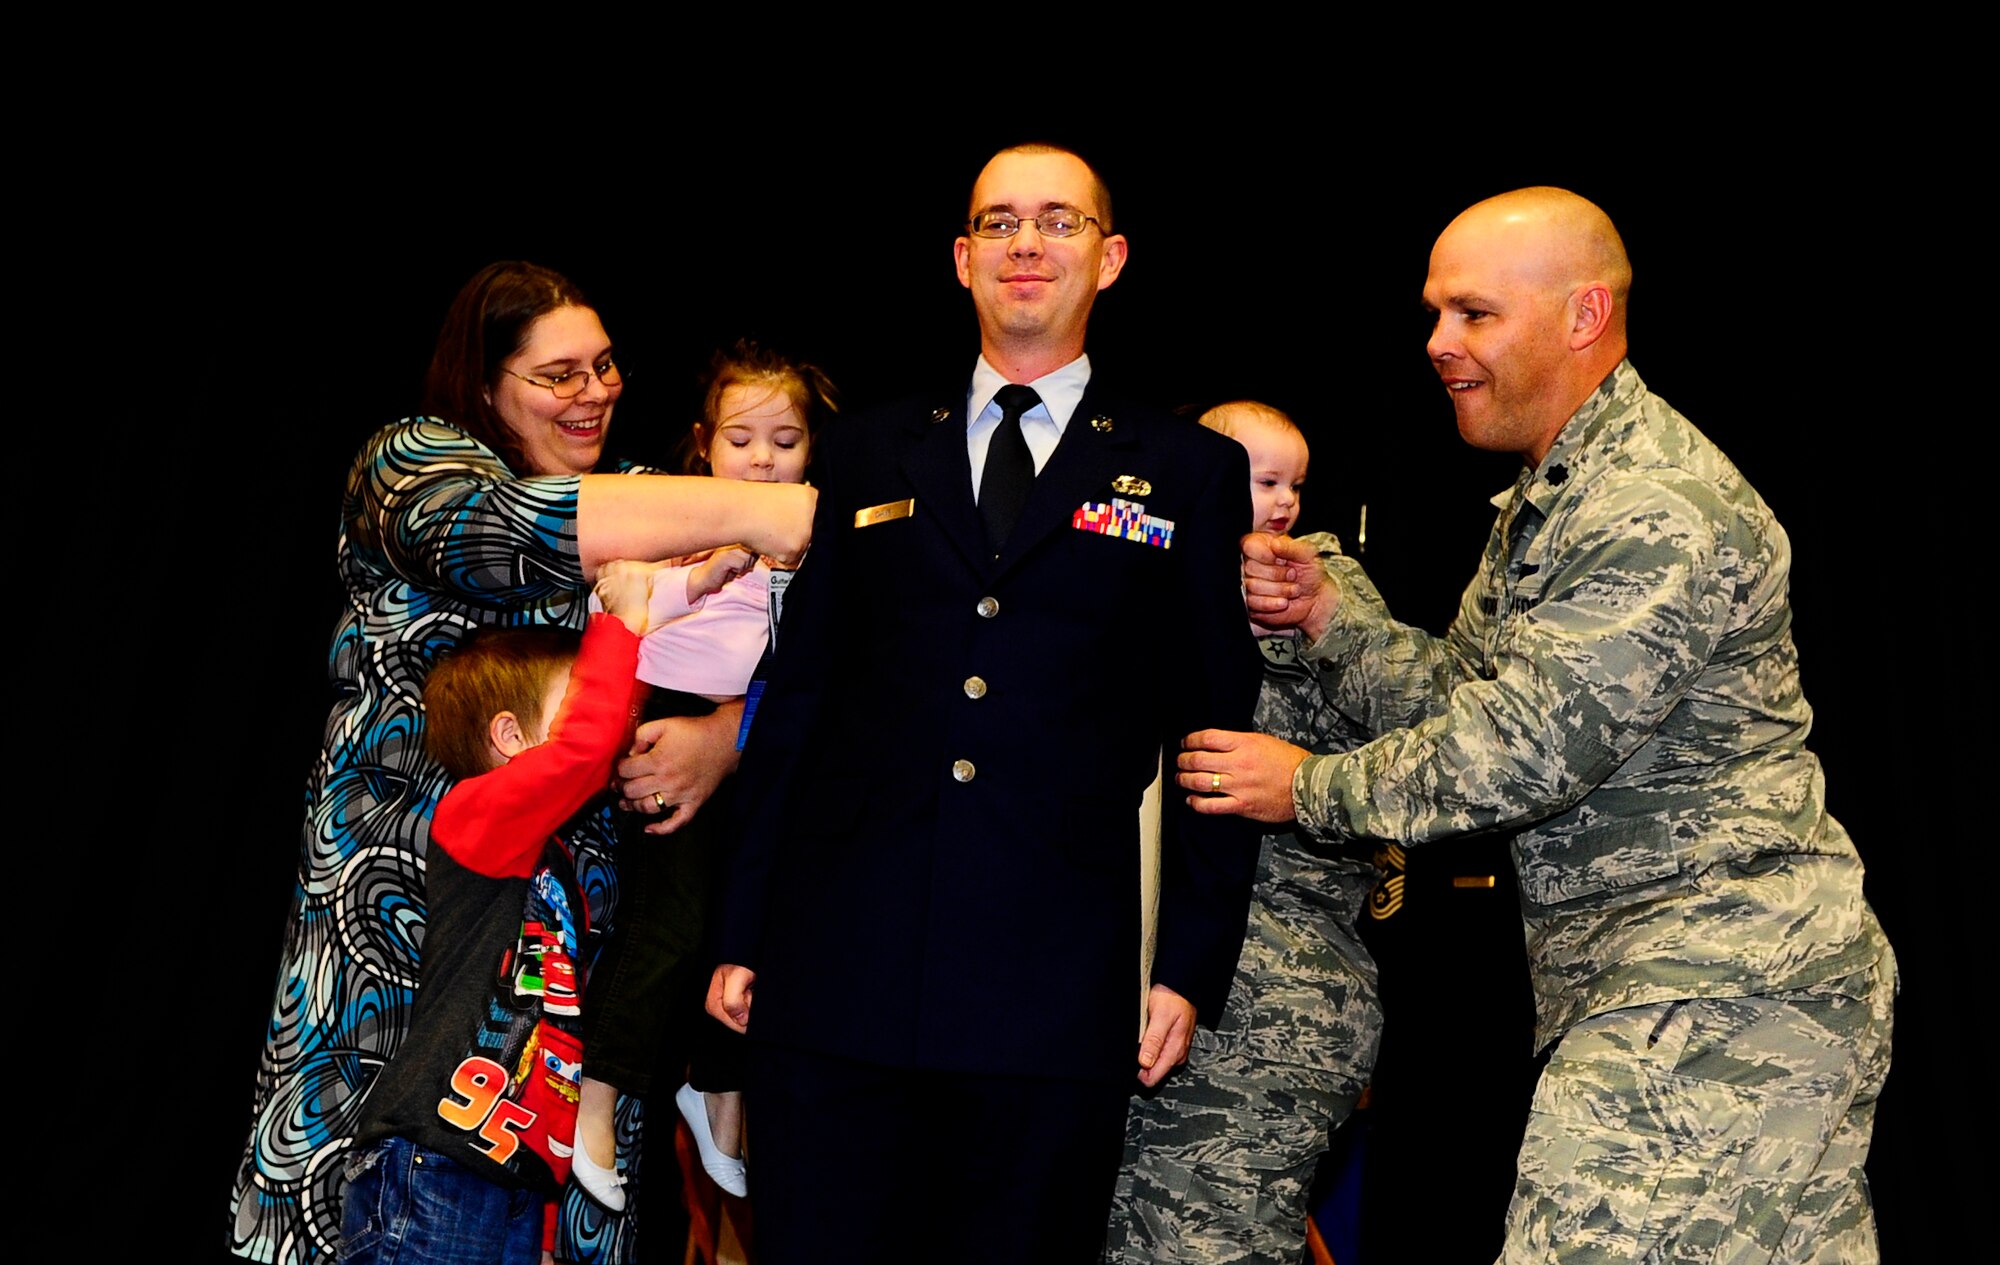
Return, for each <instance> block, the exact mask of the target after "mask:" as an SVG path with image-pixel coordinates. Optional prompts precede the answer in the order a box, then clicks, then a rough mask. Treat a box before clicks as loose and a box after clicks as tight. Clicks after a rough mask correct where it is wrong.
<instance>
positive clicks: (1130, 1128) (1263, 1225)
mask: <svg viewBox="0 0 2000 1265" xmlns="http://www.w3.org/2000/svg"><path fill="white" fill-rule="evenodd" d="M1379 1035H1380V1026H1379V1024H1378V1025H1376V1026H1375V1028H1374V1031H1373V1032H1371V1033H1370V1034H1369V1038H1370V1042H1371V1044H1370V1047H1369V1049H1367V1050H1365V1051H1357V1052H1356V1061H1357V1063H1358V1064H1359V1068H1358V1074H1355V1073H1353V1072H1349V1071H1331V1070H1326V1069H1323V1068H1313V1067H1299V1066H1295V1065H1291V1064H1286V1063H1276V1062H1271V1061H1268V1060H1265V1059H1258V1058H1252V1057H1250V1056H1248V1055H1245V1054H1241V1053H1225V1052H1223V1051H1222V1050H1221V1049H1219V1048H1218V1045H1217V1038H1216V1036H1215V1034H1214V1033H1212V1032H1209V1031H1208V1030H1207V1029H1205V1028H1202V1029H1197V1030H1196V1033H1195V1041H1194V1048H1193V1050H1192V1051H1191V1052H1190V1054H1189V1057H1188V1064H1187V1066H1185V1067H1182V1068H1178V1069H1176V1070H1175V1072H1174V1073H1173V1074H1172V1075H1171V1076H1169V1077H1168V1078H1167V1079H1166V1081H1164V1082H1163V1083H1162V1084H1161V1086H1160V1088H1159V1091H1158V1092H1157V1093H1156V1094H1154V1095H1153V1096H1151V1097H1140V1096H1135V1097H1134V1098H1133V1099H1132V1105H1131V1109H1130V1111H1129V1112H1128V1113H1127V1115H1126V1118H1125V1162H1124V1166H1123V1167H1122V1168H1121V1169H1120V1170H1119V1173H1118V1186H1117V1190H1116V1193H1115V1194H1114V1195H1113V1198H1112V1203H1111V1226H1110V1232H1109V1235H1108V1237H1107V1239H1106V1243H1105V1253H1104V1260H1105V1261H1106V1262H1107V1265H1157V1263H1159V1262H1167V1261H1180V1262H1202V1263H1203V1265H1224V1263H1225V1262H1226V1263H1227V1265H1238V1263H1239V1262H1242V1263H1248V1262H1256V1263H1258V1265H1265V1263H1269V1265H1297V1262H1298V1261H1299V1260H1300V1259H1301V1258H1302V1256H1303V1254H1304V1251H1305V1241H1306V1239H1305V1234H1306V1212H1307V1208H1306V1195H1307V1193H1308V1190H1309V1188H1310V1187H1311V1185H1312V1180H1313V1172H1314V1170H1315V1169H1316V1168H1317V1167H1318V1166H1319V1160H1320V1156H1322V1155H1324V1154H1325V1153H1326V1151H1327V1148H1328V1147H1329V1146H1331V1145H1332V1141H1331V1135H1332V1133H1333V1130H1334V1128H1335V1127H1336V1126H1337V1125H1339V1124H1340V1122H1341V1121H1342V1120H1345V1119H1346V1118H1347V1115H1348V1112H1349V1111H1351V1110H1353V1107H1354V1101H1355V1099H1357V1098H1359V1097H1360V1096H1361V1090H1362V1089H1363V1087H1364V1086H1365V1084H1366V1076H1367V1071H1368V1069H1369V1068H1370V1067H1371V1066H1372V1065H1373V1063H1374V1050H1373V1045H1372V1042H1373V1040H1374V1039H1375V1038H1377V1037H1379Z"/></svg>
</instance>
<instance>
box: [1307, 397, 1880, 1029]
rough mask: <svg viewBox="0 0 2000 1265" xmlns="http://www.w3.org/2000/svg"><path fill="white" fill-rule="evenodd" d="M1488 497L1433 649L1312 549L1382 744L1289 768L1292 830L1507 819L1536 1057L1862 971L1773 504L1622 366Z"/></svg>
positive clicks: (1367, 715) (1854, 911) (1852, 900)
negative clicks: (1638, 1012)
mask: <svg viewBox="0 0 2000 1265" xmlns="http://www.w3.org/2000/svg"><path fill="white" fill-rule="evenodd" d="M1494 503H1495V505H1496V506H1499V507H1500V517H1499V519H1498V521H1497V522H1496V523H1495V524H1494V529H1493V535H1492V537H1491V538H1490V539H1489V540H1488V542H1487V546H1486V553H1485V556H1484V558H1483V559H1482V560H1481V562H1480V566H1479V572H1478V574H1477V575H1476V576H1475V577H1474V578H1473V581H1472V583H1471V585H1470V586H1469V587H1468V588H1467V589H1466V590H1465V596H1464V598H1463V599H1462V601H1461V603H1460V607H1459V612H1458V615H1457V617H1456V618H1455V619H1454V620H1453V622H1452V626H1451V630H1450V631H1449V632H1448V633H1447V634H1446V635H1445V636H1444V637H1442V638H1437V637H1433V636H1431V635H1430V634H1428V633H1425V632H1423V631H1422V630H1420V629H1415V628H1410V627H1408V626H1406V625H1403V624H1398V623H1396V622H1395V621H1394V620H1392V619H1390V618H1389V615H1388V611H1387V610H1386V608H1385V607H1384V606H1383V604H1382V601H1381V599H1380V597H1379V596H1378V595H1377V594H1376V593H1375V590H1374V588H1373V586H1372V585H1370V584H1369V583H1368V581H1367V577H1366V576H1365V575H1363V574H1362V573H1361V571H1360V568H1359V567H1358V566H1357V565H1356V564H1355V563H1354V562H1353V561H1352V560H1351V559H1348V558H1346V557H1342V556H1339V555H1337V554H1323V555H1322V565H1324V566H1325V567H1326V568H1327V570H1328V572H1329V573H1330V574H1331V575H1332V576H1333V577H1334V578H1335V579H1336V580H1337V581H1338V582H1339V583H1340V585H1341V589H1342V600H1341V604H1340V606H1339V608H1338V610H1337V611H1336V612H1335V614H1334V616H1333V618H1332V621H1331V623H1330V625H1329V627H1328V629H1327V631H1326V633H1325V635H1324V636H1322V637H1321V638H1320V639H1319V640H1318V641H1317V642H1316V643H1314V644H1313V645H1312V646H1310V647H1308V648H1307V650H1306V651H1305V657H1306V659H1307V660H1308V661H1309V662H1310V663H1312V664H1313V666H1314V667H1315V668H1316V669H1317V670H1318V671H1320V672H1321V674H1322V677H1323V679H1324V681H1325V683H1326V689H1327V693H1328V697H1329V698H1330V699H1332V700H1333V702H1334V705H1335V706H1337V707H1338V708H1339V709H1340V710H1341V711H1343V712H1344V713H1346V714H1347V715H1349V716H1352V717H1355V718H1356V719H1359V720H1361V721H1363V722H1364V723H1365V724H1366V726H1367V728H1368V730H1369V731H1370V732H1374V733H1379V734H1381V735H1382V736H1381V737H1380V738H1378V739H1377V740H1375V741H1374V742H1371V743H1369V744H1368V745H1366V746H1364V747H1362V748H1360V749H1359V750H1356V751H1353V752H1350V753H1348V754H1345V755H1322V756H1313V757H1310V758H1308V759H1307V760H1306V761H1305V762H1304V763H1303V764H1302V765H1300V766H1299V769H1298V772H1297V774H1296V775H1295V776H1294V778H1293V782H1292V799H1293V806H1294V809H1295V810H1296V812H1297V814H1298V819H1299V821H1300V822H1301V823H1302V824H1304V825H1305V826H1306V827H1307V828H1309V829H1311V830H1313V831H1315V832H1318V833H1320V834H1323V835H1326V836H1328V837H1330V838H1336V839H1348V838H1356V839H1369V840H1389V841H1394V842H1398V843H1401V844H1404V845H1405V846H1409V845H1414V844H1421V843H1424V842H1426V841H1428V840H1432V839H1441V838H1447V837H1451V836H1455V835H1461V834H1466V833H1469V832H1473V831H1482V830H1508V831H1512V832H1514V838H1513V854H1514V864H1515V870H1516V873H1517V875H1518V877H1519V881H1520V890H1521V906H1522V915H1523V921H1524V922H1525V924H1526V933H1527V942H1528V959H1529V963H1530V967H1531V969H1532V971H1533V976H1534V981H1533V982H1534V991H1535V1008H1536V1033H1535V1041H1536V1045H1537V1048H1540V1047H1541V1046H1545V1045H1547V1044H1548V1043H1549V1042H1551V1041H1553V1040H1555V1039H1556V1038H1557V1037H1558V1036H1560V1035H1561V1034H1562V1032H1563V1031H1564V1030H1565V1029H1566V1028H1568V1027H1569V1026H1570V1025H1571V1024H1573V1023H1575V1022H1577V1021H1578V1020H1580V1019H1582V1018H1585V1017H1587V1016H1589V1015H1593V1014H1597V1013H1600V1012H1602V1011H1606V1010H1613V1009H1618V1008H1620V1007H1625V1006H1634V1005H1646V1004H1651V1003H1654V1002H1659V1001H1668V1000H1675V999H1679V998H1685V997H1699V996H1740V995H1747V994H1753V993H1768V992H1774V991H1780V990H1784V989H1790V988H1798V987H1802V986H1805V985H1808V984H1812V983H1817V982H1819V981H1822V980H1827V979H1831V978H1834V977H1836V976H1840V975H1845V974H1847V973H1849V972H1852V971H1854V970H1856V969H1857V968H1859V967H1860V966H1863V965H1865V964H1867V963H1869V962H1871V961H1873V960H1874V959H1875V958H1876V957H1877V956H1878V955H1879V954H1880V953H1881V952H1882V950H1883V947H1884V941H1883V940H1882V937H1881V931H1880V929H1879V927H1877V926H1876V923H1875V918H1874V915H1873V913H1872V912H1871V911H1870V910H1869V908H1868V905H1867V903H1866V901H1864V900H1863V898H1862V894H1861V877H1862V868H1861V861H1860V858H1859V857H1858V856H1856V854H1855V851H1854V846H1853V844H1852V843H1851V842H1850V841H1849V840H1848V837H1847V833H1846V831H1844V830H1843V829H1842V828H1841V826H1840V824H1839V823H1838V822H1836V821H1835V820H1834V819H1833V818H1832V817H1830V816H1828V815H1827V813H1826V808H1825V803H1824V782H1823V779H1822V777H1821V773H1820V766H1819V761H1818V760H1817V758H1815V757H1814V756H1813V755H1812V753H1811V752H1809V751H1807V750H1806V747H1805V739H1806V734H1807V731H1808V730H1809V729H1810V727H1811V723H1812V711H1811V709H1810V708H1809V707H1808V706H1807V705H1806V700H1805V697H1804V695H1803V694H1802V693H1801V692H1800V687H1799V673H1798V659H1797V654H1796V651H1795V650H1794V648H1793V645H1792V637H1791V607H1790V604H1789V600H1788V597H1787V584H1788V579H1789V574H1790V570H1791V544H1790V541H1789V540H1788V539H1787V537H1786V535H1785V531H1784V528H1782V527H1781V526H1779V525H1778V522H1777V520H1776V519H1775V518H1773V517H1772V515H1771V511H1770V508H1769V507H1768V506H1766V505H1765V504H1764V502H1763V499H1762V498H1760V497H1759V496H1758V495H1757V493H1756V491H1755V490H1754V489H1752V488H1751V487H1750V485H1749V484H1748V483H1746V482H1745V481H1744V479H1743V476H1742V475H1741V474H1739V473H1738V472H1737V470H1736V467H1735V466H1733V465H1731V464H1730V462H1729V459H1728V458H1727V457H1725V456H1723V455H1722V453H1721V452H1720V451H1718V450H1717V449H1716V447H1715V446H1714V445H1713V444H1711V443H1710V442H1709V441H1708V440H1707V438H1705V437H1704V436H1703V435H1702V434H1701V433H1700V432H1699V431H1697V430H1696V429H1695V428H1694V426H1693V425H1692V424H1690V423H1689V422H1688V421H1687V419H1686V418H1684V417H1682V416H1681V415H1680V414H1679V413H1677V412H1675V411H1674V410H1673V409H1672V408H1671V407H1669V406H1668V405H1667V403H1666V402H1665V401H1664V400H1661V399H1659V398H1658V397H1657V396H1654V395H1652V394H1651V393H1650V392H1648V391H1647V390H1646V385H1645V383H1644V382H1642V381H1640V379H1639V374H1638V372H1637V371H1636V370H1635V369H1633V367H1632V364H1631V362H1630V361H1625V362H1623V363H1621V364H1620V365H1619V366H1618V368H1617V369H1616V370H1614V371H1613V372H1612V373H1611V374H1610V376H1608V377H1606V378H1605V380H1604V382H1603V383H1602V384H1601V385H1600V386H1599V387H1598V389H1597V391H1596V393H1595V394H1594V395H1592V396H1591V398H1590V399H1588V400H1587V401H1585V402H1584V404H1583V405H1582V407H1580V408H1579V409H1578V410H1577V411H1576V413H1575V414H1574V415H1573V416H1572V417H1571V418H1570V420H1569V422H1568V423H1567V424H1566V425H1565V426H1564V427H1563V430H1562V432H1561V433H1560V434H1559V435H1558V436H1557V437H1556V442H1555V445H1554V446H1553V447H1552V448H1551V449H1550V450H1549V453H1548V455H1547V457H1546V458H1544V460H1543V461H1542V463H1541V464H1540V465H1539V466H1538V467H1536V468H1535V469H1533V470H1524V471H1523V472H1522V474H1521V477H1520V479H1519V480H1518V481H1517V482H1516V483H1515V485H1514V487H1513V489H1512V490H1511V491H1509V492H1506V493H1503V494H1502V495H1501V496H1499V497H1496V498H1495V500H1494Z"/></svg>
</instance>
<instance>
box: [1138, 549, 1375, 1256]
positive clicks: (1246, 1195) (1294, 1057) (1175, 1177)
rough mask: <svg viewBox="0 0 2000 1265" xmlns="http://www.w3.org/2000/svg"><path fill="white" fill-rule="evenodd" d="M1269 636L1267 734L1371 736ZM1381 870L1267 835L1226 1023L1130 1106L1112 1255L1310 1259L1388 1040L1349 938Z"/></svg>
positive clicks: (1358, 855)
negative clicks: (1318, 1191)
mask: <svg viewBox="0 0 2000 1265" xmlns="http://www.w3.org/2000/svg"><path fill="white" fill-rule="evenodd" d="M1325 541H1326V547H1328V548H1330V549H1334V550H1337V549H1338V547H1339V546H1338V543H1337V542H1334V541H1333V540H1332V538H1331V537H1326V538H1325ZM1260 645H1261V647H1262V649H1263V651H1264V660H1265V672H1264V684H1263V689H1262V691H1261V692H1260V694H1259V696H1258V703H1257V714H1256V725H1257V730H1258V732H1260V733H1267V734H1271V735H1273V736H1274V737H1278V738H1282V739H1284V740H1285V741H1287V742H1292V743H1296V744H1298V745H1299V746H1303V747H1308V748H1310V749H1312V750H1315V751H1344V750H1347V749H1349V748H1350V747H1352V746H1354V745H1355V744H1356V743H1358V742H1360V741H1361V740H1362V738H1363V737H1365V734H1364V733H1363V732H1362V730H1361V729H1360V728H1359V726H1357V725H1356V724H1355V723H1354V722H1353V721H1352V720H1351V719H1349V718H1347V717H1345V716H1342V715H1341V714H1340V713H1339V712H1337V711H1335V710H1334V709H1333V708H1332V706H1331V704H1329V703H1328V701H1327V699H1326V697H1325V695H1324V694H1323V693H1322V691H1321V689H1320V687H1319V685H1318V683H1317V681H1316V680H1315V674H1314V673H1313V672H1311V671H1310V670H1308V669H1307V668H1306V667H1305V666H1304V665H1302V664H1301V663H1300V662H1299V660H1298V654H1297V646H1296V642H1295V639H1293V638H1291V637H1289V636H1276V637H1265V638H1262V639H1261V641H1260ZM1376 876H1377V871H1376V869H1375V866H1374V864H1373V862H1372V860H1371V859H1370V856H1369V854H1368V853H1367V852H1366V851H1365V850H1362V849H1358V848H1357V849H1349V850H1347V851H1346V852H1345V853H1343V852H1342V850H1340V849H1339V848H1336V847H1334V846H1331V845H1324V844H1319V843H1316V842H1314V841H1312V840H1311V839H1309V838H1307V837H1305V836H1304V835H1303V834H1301V833H1298V832H1293V831H1285V832H1281V833H1277V834H1270V835H1266V836H1265V837H1264V840H1263V844H1262V848H1261V851H1260V853H1259V856H1258V866H1257V881H1256V888H1255V890H1254V893H1253V895H1252V899H1251V908H1250V919H1249V924H1248V928H1247V931H1246V934H1245V937H1244V943H1243V954H1242V957H1241V958H1240V959H1239V960H1238V962H1237V967H1236V978H1235V981H1234V983H1233V984H1232V985H1231V987H1230V991H1229V1000H1228V1002H1227V1004H1226V1005H1225V1007H1224V1010H1223V1014H1222V1017H1221V1019H1220V1020H1219V1021H1218V1022H1217V1024H1216V1028H1215V1030H1214V1031H1212V1032H1211V1031H1209V1030H1208V1029H1206V1028H1200V1029H1197V1030H1196V1032H1195V1036H1194V1041H1193V1044H1192V1048H1191V1049H1190V1051H1189V1054H1188V1062H1187V1065H1186V1066H1184V1067H1181V1068H1178V1069H1176V1070H1175V1071H1174V1073H1173V1074H1172V1075H1170V1076H1169V1077H1168V1078H1167V1079H1166V1081H1165V1082H1163V1083H1162V1084H1161V1086H1160V1087H1159V1089H1158V1090H1157V1091H1155V1092H1154V1093H1152V1094H1142V1095H1139V1096H1136V1097H1134V1098H1133V1100H1132V1106H1131V1110H1130V1112H1129V1114H1128V1115H1127V1118H1126V1142H1125V1163H1124V1166H1123V1168H1122V1169H1121V1170H1120V1172H1119V1176H1118V1187H1117V1193H1116V1196H1115V1197H1114V1199H1113V1202H1112V1209H1111V1221H1110V1231H1109V1235H1108V1238H1107V1242H1106V1252H1105V1260H1106V1261H1109V1262H1115V1263H1118V1265H1154V1263H1156V1262H1167V1261H1201V1262H1209V1263H1216V1265H1221V1263H1224V1262H1228V1263H1232V1265H1233V1263H1236V1262H1274V1263H1275V1262H1285V1263H1286V1265H1292V1263H1293V1262H1296V1261H1297V1260H1298V1259H1299V1256H1300V1253H1301V1252H1302V1251H1303V1250H1304V1248H1305V1221H1306V1211H1307V1209H1306V1202H1305V1201H1306V1195H1307V1193H1308V1191H1309V1189H1310V1187H1311V1185H1312V1179H1313V1173H1314V1170H1315V1169H1316V1168H1317V1167H1318V1165H1319V1160H1320V1157H1321V1156H1322V1155H1324V1154H1325V1153H1326V1151H1327V1148H1328V1147H1329V1146H1330V1145H1331V1135H1332V1132H1333V1130H1334V1128H1335V1127H1336V1126H1338V1125H1339V1124H1340V1122H1341V1121H1342V1120H1344V1119H1346V1118H1347V1114H1348V1112H1349V1111H1350V1110H1351V1109H1352V1108H1353V1106H1354V1101H1355V1099H1357V1098H1358V1097H1360V1094H1361V1091H1362V1089H1363V1088H1364V1087H1365V1086H1366V1085H1367V1082H1368V1076H1369V1073H1370V1072H1371V1071H1372V1070H1373V1068H1374V1064H1375V1050H1376V1046H1377V1045H1378V1044H1379V1042H1380V1040H1381V1033H1382V1011H1381V1007H1380V1005H1379V1003H1378V1001H1377V999H1376V971H1375V963H1374V960H1373V959H1372V958H1370V957H1369V955H1368V951H1367V950H1366V949H1365V948H1363V947H1362V945H1361V942H1360V940H1359V939H1357V938H1356V936H1355V931H1354V928H1355V922H1356V920H1357V919H1358V918H1359V916H1360V913H1361V910H1362V908H1363V906H1364V904H1365V902H1366V900H1367V897H1368V892H1369V890H1370V889H1371V888H1372V887H1373V886H1374V884H1375V880H1376Z"/></svg>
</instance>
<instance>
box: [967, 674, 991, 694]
mask: <svg viewBox="0 0 2000 1265" xmlns="http://www.w3.org/2000/svg"><path fill="white" fill-rule="evenodd" d="M965 696H966V697H967V698H985V697H986V681H985V679H984V678H982V677H976V676H969V677H966V678H965Z"/></svg>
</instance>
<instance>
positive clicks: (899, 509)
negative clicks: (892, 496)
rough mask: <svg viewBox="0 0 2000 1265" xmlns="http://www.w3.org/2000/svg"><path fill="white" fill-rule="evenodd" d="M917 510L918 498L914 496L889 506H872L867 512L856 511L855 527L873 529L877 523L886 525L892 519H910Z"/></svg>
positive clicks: (893, 502) (891, 503)
mask: <svg viewBox="0 0 2000 1265" xmlns="http://www.w3.org/2000/svg"><path fill="white" fill-rule="evenodd" d="M916 508H917V498H916V497H914V496H913V497H910V498H908V499H907V500H902V501H891V502H889V503H888V504H887V505H871V506H869V507H868V508H867V509H865V510H855V511H854V525H855V526H856V527H873V526H874V525H875V524H877V523H886V522H888V521H889V520H890V519H892V518H908V517H909V516H910V515H911V514H913V513H915V512H916Z"/></svg>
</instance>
